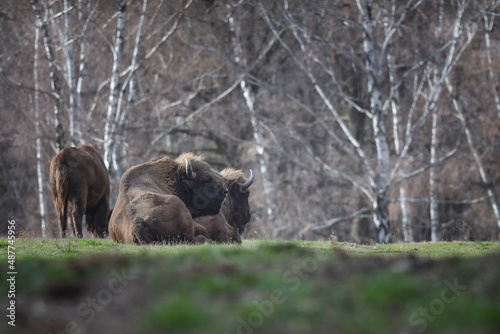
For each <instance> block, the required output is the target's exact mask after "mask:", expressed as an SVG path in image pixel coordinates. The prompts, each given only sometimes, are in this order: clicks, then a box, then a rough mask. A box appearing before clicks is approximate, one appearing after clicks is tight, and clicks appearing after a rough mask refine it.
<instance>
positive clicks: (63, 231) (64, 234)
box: [59, 211, 68, 238]
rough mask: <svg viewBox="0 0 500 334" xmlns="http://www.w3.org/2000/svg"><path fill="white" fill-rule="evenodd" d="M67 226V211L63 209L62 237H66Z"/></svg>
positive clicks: (60, 216) (60, 218) (60, 222)
mask: <svg viewBox="0 0 500 334" xmlns="http://www.w3.org/2000/svg"><path fill="white" fill-rule="evenodd" d="M67 226H68V216H67V215H66V211H63V212H61V214H60V215H59V231H60V233H61V238H66V228H67Z"/></svg>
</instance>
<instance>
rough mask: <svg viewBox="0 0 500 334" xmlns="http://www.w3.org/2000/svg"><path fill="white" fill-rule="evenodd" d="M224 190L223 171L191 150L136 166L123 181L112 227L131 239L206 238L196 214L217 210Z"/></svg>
mask: <svg viewBox="0 0 500 334" xmlns="http://www.w3.org/2000/svg"><path fill="white" fill-rule="evenodd" d="M226 194H227V188H226V186H225V185H224V180H223V179H222V177H221V176H220V175H219V174H218V173H216V172H215V171H213V170H212V169H211V168H210V166H209V165H208V164H207V163H206V162H204V161H203V159H202V158H200V157H197V156H194V155H193V154H191V153H186V154H183V155H181V156H179V157H178V158H177V159H176V160H172V159H169V158H161V159H157V160H154V161H151V162H146V163H143V164H140V165H137V166H134V167H132V168H130V169H129V170H127V171H126V172H125V174H124V175H123V177H122V179H121V181H120V192H119V195H118V199H117V202H116V205H115V207H114V209H113V213H112V215H111V218H110V221H109V233H110V235H111V238H112V239H113V240H115V241H118V242H121V243H128V244H132V243H134V244H147V243H152V242H179V241H181V242H182V241H184V242H197V241H204V240H206V237H208V234H207V232H206V231H205V229H204V228H203V227H201V226H199V225H198V224H197V223H195V222H194V220H193V218H195V217H199V216H203V215H215V214H217V213H218V212H219V210H220V208H221V204H222V201H224V199H225V197H226ZM195 226H196V232H197V234H195Z"/></svg>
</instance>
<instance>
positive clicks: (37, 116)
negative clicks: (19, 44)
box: [33, 25, 47, 238]
mask: <svg viewBox="0 0 500 334" xmlns="http://www.w3.org/2000/svg"><path fill="white" fill-rule="evenodd" d="M39 44H40V28H39V27H38V25H37V26H36V28H35V42H34V44H33V45H34V49H35V52H34V55H33V57H34V61H33V81H34V88H35V92H34V94H35V98H34V104H33V108H34V111H35V132H36V143H35V145H36V174H37V181H38V202H39V208H40V228H41V230H42V237H43V238H46V237H47V231H46V229H47V221H46V217H45V214H46V210H45V196H44V192H43V184H44V180H45V176H44V172H43V161H42V138H41V137H42V134H41V131H40V105H39V94H40V93H39V90H40V85H39V80H38V70H39V69H38V46H39Z"/></svg>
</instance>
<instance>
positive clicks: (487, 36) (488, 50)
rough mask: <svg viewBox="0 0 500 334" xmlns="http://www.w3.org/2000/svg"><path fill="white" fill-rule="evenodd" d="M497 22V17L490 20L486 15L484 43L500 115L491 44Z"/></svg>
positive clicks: (499, 101)
mask: <svg viewBox="0 0 500 334" xmlns="http://www.w3.org/2000/svg"><path fill="white" fill-rule="evenodd" d="M494 22H495V16H493V15H492V16H491V18H488V14H484V41H485V43H486V59H487V61H488V74H489V76H490V80H491V83H492V84H493V87H492V90H493V97H494V98H495V106H496V108H497V113H498V114H499V115H500V99H499V98H498V93H497V88H498V81H497V78H496V76H495V73H494V70H493V61H492V60H491V42H490V32H491V30H493V24H494Z"/></svg>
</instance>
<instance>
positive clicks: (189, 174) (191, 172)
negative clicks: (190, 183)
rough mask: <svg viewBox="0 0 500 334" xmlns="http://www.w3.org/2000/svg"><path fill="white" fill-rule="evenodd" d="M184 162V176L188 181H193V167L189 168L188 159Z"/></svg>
mask: <svg viewBox="0 0 500 334" xmlns="http://www.w3.org/2000/svg"><path fill="white" fill-rule="evenodd" d="M184 160H186V175H187V177H188V179H191V180H192V179H193V166H191V163H190V162H189V160H188V159H184Z"/></svg>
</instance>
